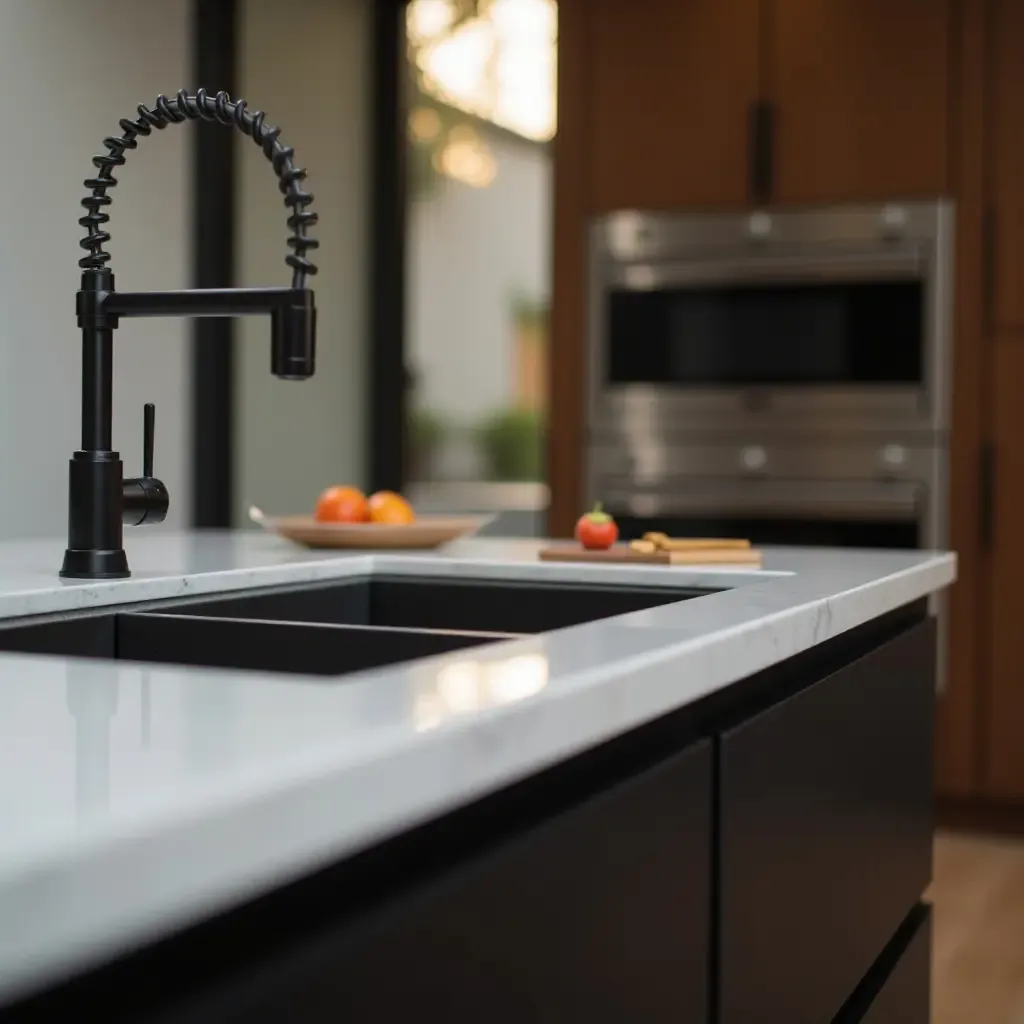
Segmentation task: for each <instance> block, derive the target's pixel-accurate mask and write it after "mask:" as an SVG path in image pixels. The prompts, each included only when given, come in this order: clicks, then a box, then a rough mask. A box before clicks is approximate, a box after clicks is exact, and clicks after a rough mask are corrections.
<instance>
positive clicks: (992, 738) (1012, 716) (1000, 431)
mask: <svg viewBox="0 0 1024 1024" xmlns="http://www.w3.org/2000/svg"><path fill="white" fill-rule="evenodd" d="M993 354H994V359H993V365H992V381H993V386H992V397H993V402H992V408H993V423H992V452H993V458H994V468H995V486H994V491H993V510H992V512H993V516H992V551H991V555H992V557H991V558H990V560H989V567H988V578H989V597H988V601H987V607H986V609H985V611H986V614H985V616H984V620H986V625H987V627H988V631H989V635H988V636H987V638H986V639H987V640H988V643H987V644H986V646H987V647H988V650H989V658H988V673H987V675H988V679H987V683H988V686H987V690H988V693H987V695H986V699H983V700H982V702H981V708H982V713H983V718H982V723H981V726H982V744H981V748H982V754H983V759H982V779H981V782H982V790H983V793H984V795H985V796H986V797H989V798H991V799H996V800H1000V801H1002V800H1015V801H1019V800H1024V640H1022V637H1024V530H1021V524H1022V523H1024V403H1022V402H1021V397H1020V388H1021V382H1022V381H1024V345H1022V344H1021V341H1020V339H1017V338H1010V337H1005V336H1000V337H998V338H997V339H996V341H995V345H994V350H993Z"/></svg>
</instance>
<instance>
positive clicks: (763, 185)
mask: <svg viewBox="0 0 1024 1024" xmlns="http://www.w3.org/2000/svg"><path fill="white" fill-rule="evenodd" d="M963 9H964V5H961V4H957V3H954V0H898V2H894V0H827V2H826V0H636V2H633V3H627V2H625V0H560V3H559V28H558V31H559V39H558V47H559V53H558V118H559V125H558V134H557V136H556V138H555V143H554V153H555V181H554V193H555V199H554V206H555V209H554V234H555V246H554V268H553V269H554V274H553V276H554V284H553V294H552V318H551V325H552V337H551V349H550V351H551V371H550V378H549V379H550V389H549V393H550V394H557V395H558V401H557V402H553V403H552V408H551V416H550V421H549V432H548V475H549V481H550V485H551V508H550V517H549V527H548V529H549V533H550V534H551V535H552V536H569V535H571V533H572V529H573V523H574V522H575V519H576V517H577V516H578V515H579V509H580V505H581V502H582V500H583V481H582V468H581V467H582V458H581V449H582V446H583V439H584V434H585V431H584V423H583V394H582V392H583V380H584V379H585V374H583V373H581V367H582V365H583V361H584V358H585V357H584V346H583V336H584V334H585V331H586V316H585V308H586V306H585V270H584V268H585V266H586V259H587V255H586V244H585V239H586V231H587V224H588V223H589V221H590V219H591V218H592V217H593V216H595V215H597V214H601V213H606V212H608V211H610V210H615V209H623V208H627V209H628V208H632V209H637V208H639V209H648V210H668V209H676V210H678V209H709V208H728V207H733V208H737V207H739V208H742V207H744V206H754V205H777V204H786V203H792V204H804V203H837V202H848V201H854V202H856V201H877V200H884V199H901V198H917V197H923V196H928V197H936V196H939V195H942V194H948V193H949V192H951V191H952V190H953V185H954V184H955V183H954V182H953V180H952V177H953V174H952V172H951V167H953V165H954V161H953V159H952V154H951V151H950V150H951V147H955V146H958V145H959V144H960V137H959V136H958V135H957V132H956V130H955V127H956V126H955V123H953V125H952V127H951V122H954V119H953V118H951V113H950V95H951V91H952V89H953V86H952V84H951V83H952V82H954V81H955V80H956V75H955V74H954V71H957V72H959V70H960V68H959V64H958V63H957V60H956V59H955V58H956V55H957V47H956V45H955V44H956V39H957V33H958V30H959V27H960V26H959V24H954V22H955V21H956V18H959V17H961V16H962V15H961V12H962V10H963ZM1022 66H1024V62H1022ZM1018 74H1024V72H1018ZM1022 203H1024V201H1022ZM1022 211H1024V206H1022ZM1020 301H1021V302H1022V303H1024V298H1022V299H1021V300H1020Z"/></svg>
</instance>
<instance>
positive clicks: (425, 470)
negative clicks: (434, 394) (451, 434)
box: [409, 409, 448, 480]
mask: <svg viewBox="0 0 1024 1024" xmlns="http://www.w3.org/2000/svg"><path fill="white" fill-rule="evenodd" d="M447 436H448V424H447V423H446V422H445V420H444V418H443V417H442V416H441V415H440V414H439V413H436V412H434V411H433V410H431V409H417V410H414V411H413V412H412V413H411V414H410V416H409V468H410V471H411V476H412V478H413V479H417V480H426V479H429V478H430V476H431V475H432V473H431V470H432V464H433V461H434V458H435V456H436V454H437V451H438V449H439V448H440V447H441V445H442V444H443V443H444V440H445V438H446V437H447Z"/></svg>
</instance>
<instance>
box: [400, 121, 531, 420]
mask: <svg viewBox="0 0 1024 1024" xmlns="http://www.w3.org/2000/svg"><path fill="white" fill-rule="evenodd" d="M486 140H487V145H488V147H489V148H490V149H491V152H492V153H493V155H494V158H495V160H496V162H497V175H496V177H495V179H494V181H493V182H492V183H491V185H489V186H488V187H487V188H473V187H471V186H469V185H464V184H461V183H459V182H455V181H451V180H447V179H446V180H444V181H442V183H441V185H440V190H439V191H438V192H437V193H436V194H434V195H433V196H432V197H430V198H426V199H420V200H416V201H415V202H413V203H412V204H411V206H410V210H409V220H408V231H409V235H408V242H407V255H406V265H407V277H408V285H407V287H408V298H407V305H406V339H407V344H408V346H409V355H410V360H411V363H412V366H413V368H414V369H415V371H416V372H417V374H418V377H417V388H418V393H417V400H418V401H419V402H421V403H422V404H423V405H425V406H427V407H429V408H431V409H435V410H437V411H441V412H444V413H446V414H447V415H448V416H450V417H452V418H453V419H458V420H462V421H467V422H468V421H472V420H474V419H478V418H480V417H481V416H483V415H486V414H487V413H489V412H492V411H494V410H495V409H496V408H498V407H502V406H504V405H506V404H507V403H508V402H509V400H510V399H511V397H512V385H513V345H512V342H513V337H514V335H513V321H512V311H511V309H510V306H509V302H510V299H511V297H512V294H513V293H514V292H515V291H524V292H525V293H526V294H527V295H528V296H529V297H530V298H531V299H534V300H536V299H541V298H546V297H547V296H548V295H549V294H550V289H551V272H550V262H551V157H550V154H549V153H548V152H545V151H544V150H543V149H540V148H538V147H537V146H534V145H531V144H529V143H525V142H518V141H516V140H514V139H508V138H507V137H505V136H502V135H500V134H498V133H496V132H491V133H487V134H486Z"/></svg>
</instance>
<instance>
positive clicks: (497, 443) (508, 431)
mask: <svg viewBox="0 0 1024 1024" xmlns="http://www.w3.org/2000/svg"><path fill="white" fill-rule="evenodd" d="M478 439H479V444H480V447H481V449H482V453H483V456H484V462H485V465H486V467H487V471H488V476H489V477H490V479H492V480H515V481H519V480H540V479H541V478H542V476H543V469H544V451H543V449H544V419H543V417H542V416H541V414H540V413H539V412H534V411H533V410H528V409H505V410H502V411H501V412H498V413H495V414H494V416H492V417H491V418H490V419H489V420H487V421H486V422H485V423H483V424H482V425H481V427H480V428H479V432H478Z"/></svg>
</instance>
